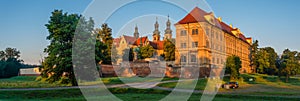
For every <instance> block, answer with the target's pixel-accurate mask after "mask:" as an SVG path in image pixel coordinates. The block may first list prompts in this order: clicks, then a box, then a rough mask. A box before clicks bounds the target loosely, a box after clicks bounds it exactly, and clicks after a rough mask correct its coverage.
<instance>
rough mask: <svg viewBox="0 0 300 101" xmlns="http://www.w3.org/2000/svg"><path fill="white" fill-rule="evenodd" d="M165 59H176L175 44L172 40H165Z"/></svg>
mask: <svg viewBox="0 0 300 101" xmlns="http://www.w3.org/2000/svg"><path fill="white" fill-rule="evenodd" d="M163 57H164V60H165V61H174V60H175V44H174V43H172V41H171V40H165V41H164V54H163Z"/></svg>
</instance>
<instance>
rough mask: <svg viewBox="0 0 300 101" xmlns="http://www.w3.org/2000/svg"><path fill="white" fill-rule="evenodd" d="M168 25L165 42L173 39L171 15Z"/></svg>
mask: <svg viewBox="0 0 300 101" xmlns="http://www.w3.org/2000/svg"><path fill="white" fill-rule="evenodd" d="M166 25H167V27H166V30H165V36H164V40H166V39H171V38H172V30H171V21H170V16H169V14H168V21H167V23H166Z"/></svg>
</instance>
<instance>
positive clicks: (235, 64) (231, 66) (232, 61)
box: [225, 56, 242, 80]
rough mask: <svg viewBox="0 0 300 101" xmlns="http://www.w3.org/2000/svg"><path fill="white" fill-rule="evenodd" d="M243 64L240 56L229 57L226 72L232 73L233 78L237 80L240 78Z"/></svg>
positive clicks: (231, 77)
mask: <svg viewBox="0 0 300 101" xmlns="http://www.w3.org/2000/svg"><path fill="white" fill-rule="evenodd" d="M241 64H242V62H241V60H240V58H239V57H238V56H230V57H227V60H226V70H225V73H227V74H230V79H231V80H235V79H238V78H239V76H240V72H239V70H240V68H242V66H241Z"/></svg>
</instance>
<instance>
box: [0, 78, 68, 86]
mask: <svg viewBox="0 0 300 101" xmlns="http://www.w3.org/2000/svg"><path fill="white" fill-rule="evenodd" d="M35 79H36V76H17V77H12V78H7V79H0V88H50V87H61V86H68V85H63V84H56V83H53V84H50V83H47V82H40V81H36V80H35Z"/></svg>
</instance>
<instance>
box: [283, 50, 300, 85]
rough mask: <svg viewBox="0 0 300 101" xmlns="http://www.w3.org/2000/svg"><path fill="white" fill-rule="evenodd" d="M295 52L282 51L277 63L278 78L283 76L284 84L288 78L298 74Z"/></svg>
mask: <svg viewBox="0 0 300 101" xmlns="http://www.w3.org/2000/svg"><path fill="white" fill-rule="evenodd" d="M297 53H298V52H297V51H290V50H289V49H286V50H284V51H283V54H282V56H281V59H280V63H279V71H280V72H279V77H280V76H285V78H286V82H288V80H289V78H290V76H293V75H296V74H298V73H300V65H299V60H297V56H296V54H297Z"/></svg>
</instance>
